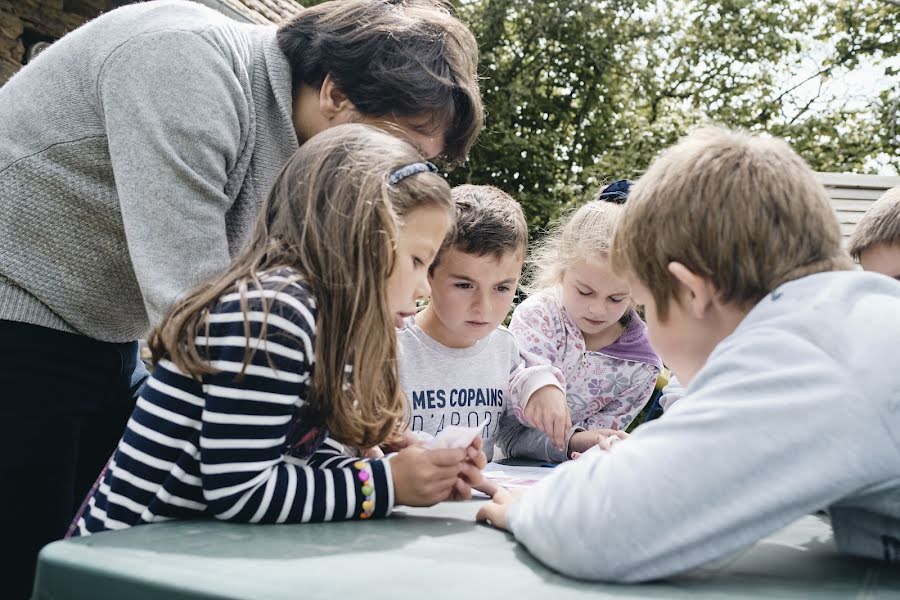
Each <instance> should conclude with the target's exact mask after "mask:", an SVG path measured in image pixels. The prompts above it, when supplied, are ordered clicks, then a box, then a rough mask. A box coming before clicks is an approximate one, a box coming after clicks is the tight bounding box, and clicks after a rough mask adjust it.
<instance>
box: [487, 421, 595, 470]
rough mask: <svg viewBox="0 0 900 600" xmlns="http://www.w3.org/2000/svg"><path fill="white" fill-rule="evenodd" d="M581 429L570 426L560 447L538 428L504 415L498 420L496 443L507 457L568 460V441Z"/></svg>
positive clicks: (553, 460)
mask: <svg viewBox="0 0 900 600" xmlns="http://www.w3.org/2000/svg"><path fill="white" fill-rule="evenodd" d="M579 431H583V429H582V428H580V427H571V428H570V429H569V431H568V432H567V433H566V438H565V445H564V446H563V448H562V449H560V448H559V447H558V446H557V445H556V444H554V443H553V440H551V439H550V437H549V436H548V435H547V434H546V433H544V432H543V431H541V430H540V429H534V428H533V427H527V426H526V425H523V424H522V423H520V422H519V421H517V420H516V419H513V418H509V417H506V418H504V419H503V421H501V422H500V432H499V433H498V434H497V440H496V442H495V443H496V445H497V446H499V447H500V449H501V450H503V455H504V456H506V457H507V458H531V459H534V460H540V461H543V462H563V461H565V460H568V456H569V453H570V450H569V442H570V441H571V440H572V436H573V435H575V433H577V432H579Z"/></svg>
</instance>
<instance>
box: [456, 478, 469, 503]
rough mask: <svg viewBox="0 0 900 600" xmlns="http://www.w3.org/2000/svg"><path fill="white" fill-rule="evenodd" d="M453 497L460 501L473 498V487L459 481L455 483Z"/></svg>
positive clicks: (463, 481) (461, 480)
mask: <svg viewBox="0 0 900 600" xmlns="http://www.w3.org/2000/svg"><path fill="white" fill-rule="evenodd" d="M453 497H454V498H455V499H458V500H468V499H470V498H471V497H472V486H471V485H469V484H468V482H466V481H465V480H463V479H457V480H456V481H455V482H454V483H453Z"/></svg>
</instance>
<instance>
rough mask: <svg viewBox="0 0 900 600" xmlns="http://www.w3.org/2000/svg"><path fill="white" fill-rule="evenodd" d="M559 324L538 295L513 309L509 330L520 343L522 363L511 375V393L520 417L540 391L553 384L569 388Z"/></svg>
mask: <svg viewBox="0 0 900 600" xmlns="http://www.w3.org/2000/svg"><path fill="white" fill-rule="evenodd" d="M529 300H531V299H529ZM559 326H560V325H559V324H558V323H557V322H556V321H555V319H554V318H553V315H552V313H551V311H550V310H549V309H548V307H547V306H545V305H544V304H543V303H541V302H538V301H537V298H535V299H534V300H532V301H528V300H526V301H525V302H523V303H522V304H520V305H519V306H518V307H516V310H515V311H514V312H513V316H512V319H511V320H510V323H509V331H510V333H512V335H513V338H514V339H515V341H516V344H517V346H518V351H519V355H520V357H521V362H520V364H519V366H518V367H517V368H516V369H515V370H514V371H513V373H512V375H511V378H510V393H511V395H512V401H513V407H514V411H515V414H516V416H517V417H518V418H519V419H520V420H522V411H524V410H525V407H526V406H528V400H529V399H530V398H531V395H532V394H533V393H534V392H536V391H537V390H539V389H541V388H542V387H544V386H547V385H552V386H555V387H557V388H559V389H560V390H562V392H563V393H565V391H566V380H565V376H564V375H563V373H562V370H560V369H559V367H558V364H559V352H560V348H559V346H558V344H559V340H558V335H557V334H556V332H557V330H558V328H559Z"/></svg>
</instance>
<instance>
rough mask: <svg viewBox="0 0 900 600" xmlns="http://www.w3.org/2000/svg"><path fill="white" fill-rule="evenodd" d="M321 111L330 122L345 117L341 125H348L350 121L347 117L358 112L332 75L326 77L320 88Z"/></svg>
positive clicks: (341, 120)
mask: <svg viewBox="0 0 900 600" xmlns="http://www.w3.org/2000/svg"><path fill="white" fill-rule="evenodd" d="M319 111H320V112H321V113H322V116H323V117H325V118H326V119H328V120H329V121H332V120H334V119H336V118H339V117H342V116H344V118H343V119H340V121H339V122H340V123H346V122H347V121H348V119H347V117H346V116H345V115H349V114H350V113H352V112H355V111H356V107H355V106H353V103H352V102H350V99H349V98H347V95H346V94H344V92H343V91H341V89H340V88H339V87H338V86H337V84H336V83H335V82H334V79H332V78H331V74H328V75H326V76H325V79H324V80H323V81H322V87H321V88H319Z"/></svg>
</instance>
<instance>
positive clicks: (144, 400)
mask: <svg viewBox="0 0 900 600" xmlns="http://www.w3.org/2000/svg"><path fill="white" fill-rule="evenodd" d="M261 279H262V282H263V289H262V290H255V291H250V292H248V293H247V297H248V309H249V310H248V313H249V317H248V320H249V326H250V337H249V338H248V337H247V336H246V335H245V332H244V319H245V317H244V314H243V312H242V311H241V307H240V299H239V295H238V294H237V293H230V294H227V295H225V296H223V297H222V298H220V300H219V302H218V304H217V305H216V307H215V308H214V309H213V311H212V312H211V314H210V317H209V332H208V336H207V334H206V331H201V332H200V335H199V336H198V338H197V347H198V349H199V350H200V352H201V355H202V354H204V353H205V352H206V350H207V349H208V351H209V357H210V362H211V364H212V366H213V367H215V368H216V369H218V370H219V373H217V374H215V375H207V376H204V377H203V379H202V383H201V382H198V381H197V380H196V379H193V378H191V377H190V376H188V375H185V374H184V373H182V372H181V371H180V370H179V369H178V368H177V367H176V366H175V365H174V364H173V363H171V362H170V361H166V360H163V361H161V362H160V363H159V364H158V365H157V367H156V369H155V370H154V371H153V375H152V376H151V377H150V378H149V379H148V380H147V385H146V386H145V387H144V390H143V392H142V394H141V397H140V399H139V400H138V403H137V406H136V407H135V410H134V413H133V414H132V416H131V419H130V420H129V421H128V426H127V428H126V430H125V434H124V435H123V437H122V440H121V441H120V442H119V446H118V448H117V449H116V451H115V453H114V454H113V456H112V458H111V459H110V462H109V465H108V466H107V468H106V469H105V470H104V472H103V473H102V474H101V476H100V478H99V479H98V484H97V485H96V486H95V488H96V489H94V490H93V491H92V493H91V494H90V495H89V496H88V498H87V499H86V501H85V504H84V506H83V507H82V510H81V511H80V513H79V516H78V517H76V521H75V523H74V524H73V530H72V532H71V534H72V535H89V534H91V533H96V532H99V531H106V530H110V529H122V528H125V527H130V526H132V525H140V524H143V523H155V522H159V521H166V520H170V519H189V518H198V517H199V518H202V517H213V518H216V519H221V520H226V521H241V522H250V523H297V522H307V521H330V520H341V519H353V518H359V514H360V513H361V512H362V508H361V505H362V502H363V500H364V498H363V495H362V492H361V487H362V483H361V482H360V480H359V478H358V477H357V474H358V471H357V469H355V468H354V467H353V466H352V464H353V463H355V462H356V461H357V460H358V459H356V458H352V457H350V456H347V455H346V454H344V453H343V447H342V446H341V445H340V444H338V443H337V442H334V441H332V440H329V439H328V437H327V432H326V431H325V430H324V429H322V428H316V427H312V426H311V425H310V424H309V422H307V421H304V419H303V414H304V412H305V408H304V407H305V401H304V398H305V397H306V396H307V392H308V385H309V380H310V375H311V370H312V368H313V364H314V360H315V359H314V353H313V349H314V347H315V322H316V320H315V315H316V308H315V301H314V299H313V297H312V295H311V292H310V290H309V289H308V288H307V287H306V286H304V285H303V284H302V283H300V282H298V281H297V277H296V276H292V271H289V270H287V269H282V270H280V271H277V272H275V273H273V274H269V275H264V276H263V277H262V278H261ZM280 288H283V289H280ZM263 297H264V298H265V299H266V301H267V302H268V303H269V305H270V311H269V315H268V318H267V319H266V322H267V325H266V333H265V339H264V340H260V339H259V334H260V330H261V328H262V323H263V320H264V316H265V315H264V311H263V304H262V298H263ZM248 344H249V347H250V348H256V349H257V351H256V352H255V354H254V355H253V358H252V360H251V361H250V363H249V364H248V366H247V368H246V370H245V372H244V376H243V377H241V378H237V379H236V375H237V374H238V373H239V372H240V370H241V366H242V363H243V360H244V352H245V349H246V347H247V346H248ZM273 367H274V368H273ZM369 464H370V466H371V470H372V474H373V479H374V483H375V485H374V490H375V498H374V500H375V509H374V514H373V515H372V516H373V517H383V516H387V515H388V514H390V511H391V508H392V506H393V504H394V497H393V494H394V490H393V483H392V479H391V471H390V465H389V462H388V460H386V459H382V460H373V461H369Z"/></svg>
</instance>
